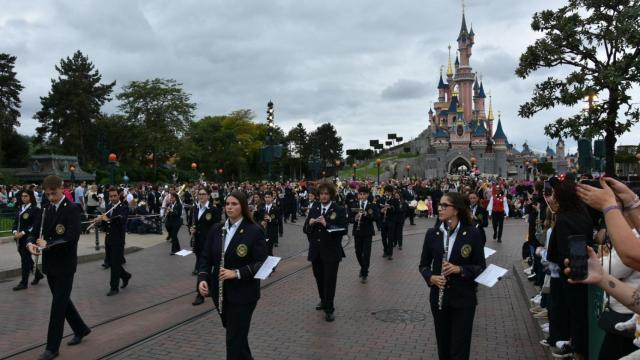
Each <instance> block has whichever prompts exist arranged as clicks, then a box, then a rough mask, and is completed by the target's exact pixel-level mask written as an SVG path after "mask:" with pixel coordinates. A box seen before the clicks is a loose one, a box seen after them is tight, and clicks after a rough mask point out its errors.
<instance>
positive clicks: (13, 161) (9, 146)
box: [0, 129, 31, 168]
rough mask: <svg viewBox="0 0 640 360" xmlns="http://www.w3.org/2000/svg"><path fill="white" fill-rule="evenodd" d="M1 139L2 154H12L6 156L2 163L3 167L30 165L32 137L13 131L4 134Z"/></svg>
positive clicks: (0, 136) (0, 135)
mask: <svg viewBox="0 0 640 360" xmlns="http://www.w3.org/2000/svg"><path fill="white" fill-rule="evenodd" d="M0 138H1V139H2V140H1V141H0V143H1V144H2V148H1V151H2V153H4V154H7V155H9V154H11V156H6V158H5V159H4V161H3V163H2V164H3V166H6V167H10V168H17V167H24V166H27V164H28V163H29V155H30V149H29V147H30V146H29V143H30V142H31V137H29V136H25V135H20V134H18V132H17V131H16V130H15V129H12V130H11V132H8V133H5V132H2V133H1V134H0Z"/></svg>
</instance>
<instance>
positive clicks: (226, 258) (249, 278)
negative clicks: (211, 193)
mask: <svg viewBox="0 0 640 360" xmlns="http://www.w3.org/2000/svg"><path fill="white" fill-rule="evenodd" d="M225 212H226V214H227V218H228V219H227V221H226V222H225V223H224V224H215V225H213V228H212V230H211V231H210V232H209V234H208V235H207V241H206V244H205V247H204V249H203V251H202V256H201V259H200V264H199V266H200V268H199V269H198V271H199V273H198V283H199V285H198V290H199V291H200V294H201V295H202V296H207V295H209V294H211V297H212V298H213V302H214V304H215V306H216V308H218V312H219V313H220V317H221V319H222V326H224V327H225V329H226V348H227V359H229V360H231V359H233V360H236V359H237V360H245V359H247V360H248V359H253V358H252V357H251V350H250V349H249V340H248V336H249V327H250V325H251V317H252V315H253V311H254V310H255V308H256V305H257V303H258V299H260V280H258V279H254V277H253V276H254V274H255V273H256V272H257V271H258V269H259V268H260V266H262V263H263V262H264V260H265V259H266V258H267V247H266V244H265V240H264V233H263V232H262V229H260V227H259V226H258V225H256V224H255V223H254V221H253V218H252V217H251V214H250V213H249V206H248V205H247V198H246V196H245V195H244V193H242V192H240V191H233V192H232V193H231V194H230V195H229V196H227V199H226V203H225ZM223 234H224V236H223ZM220 284H221V286H222V287H220ZM220 295H222V296H221V297H220ZM219 297H220V298H219Z"/></svg>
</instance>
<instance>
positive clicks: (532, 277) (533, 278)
mask: <svg viewBox="0 0 640 360" xmlns="http://www.w3.org/2000/svg"><path fill="white" fill-rule="evenodd" d="M536 276H538V275H536V273H531V275H529V276H527V280H529V281H533V280H535V279H536Z"/></svg>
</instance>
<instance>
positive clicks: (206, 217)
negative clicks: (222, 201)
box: [204, 213, 213, 221]
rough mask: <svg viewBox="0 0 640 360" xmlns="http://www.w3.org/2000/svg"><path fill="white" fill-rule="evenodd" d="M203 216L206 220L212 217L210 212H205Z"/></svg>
mask: <svg viewBox="0 0 640 360" xmlns="http://www.w3.org/2000/svg"><path fill="white" fill-rule="evenodd" d="M204 218H205V220H207V221H211V218H213V216H211V213H207V215H205V216H204Z"/></svg>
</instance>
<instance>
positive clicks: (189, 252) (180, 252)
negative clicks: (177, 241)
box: [176, 249, 193, 256]
mask: <svg viewBox="0 0 640 360" xmlns="http://www.w3.org/2000/svg"><path fill="white" fill-rule="evenodd" d="M191 254H193V251H191V250H184V249H183V250H180V251H178V252H177V253H176V255H180V256H188V255H191Z"/></svg>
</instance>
